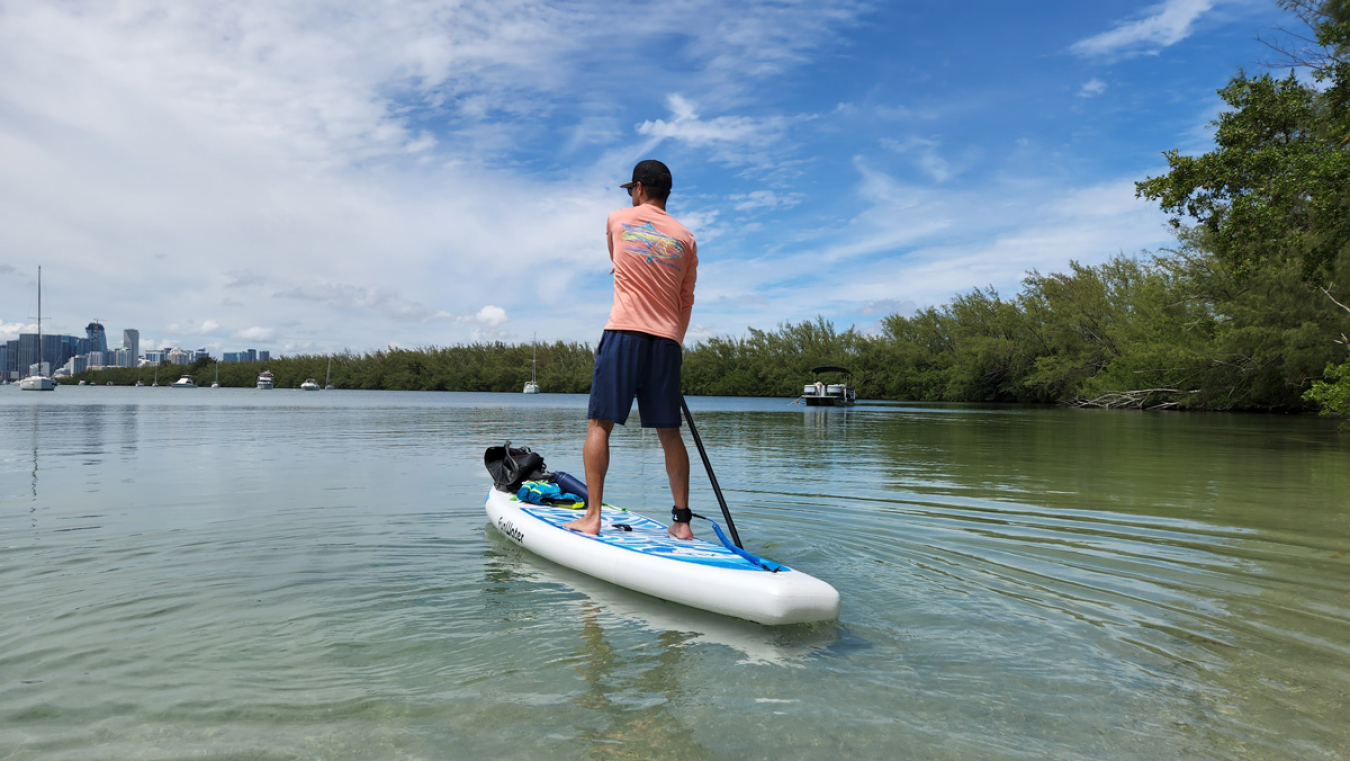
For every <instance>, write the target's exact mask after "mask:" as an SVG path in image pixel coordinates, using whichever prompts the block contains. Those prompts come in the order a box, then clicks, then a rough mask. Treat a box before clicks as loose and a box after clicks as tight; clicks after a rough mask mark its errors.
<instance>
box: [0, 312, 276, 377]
mask: <svg viewBox="0 0 1350 761" xmlns="http://www.w3.org/2000/svg"><path fill="white" fill-rule="evenodd" d="M84 333H85V334H84V336H83V337H80V336H76V335H71V334H66V333H49V332H47V331H46V330H44V331H43V332H42V334H41V335H40V336H39V335H38V333H37V332H36V331H35V332H33V333H26V332H21V333H19V334H18V335H17V336H16V337H15V338H13V339H10V340H3V339H0V380H5V381H10V382H13V381H16V380H18V379H19V378H22V377H24V376H26V375H29V374H32V373H33V372H34V371H36V372H38V373H39V374H42V375H48V376H53V375H54V376H68V375H77V374H79V373H82V372H84V371H85V370H88V369H91V368H94V369H96V368H109V367H127V368H129V367H146V366H158V365H161V364H183V365H186V364H191V363H192V362H195V361H197V360H199V359H201V358H203V357H205V358H208V359H211V358H214V359H217V360H218V361H220V362H221V363H230V362H266V361H268V360H269V359H270V358H271V352H270V350H267V349H256V348H249V349H240V350H236V351H233V352H221V353H220V354H219V355H213V354H211V352H210V351H209V349H207V348H206V347H199V348H196V349H192V350H188V349H184V348H183V347H181V346H166V347H162V348H159V349H148V350H146V351H145V352H144V353H142V352H141V351H140V331H139V330H136V329H135V328H125V329H123V331H122V345H121V346H119V347H117V348H115V349H114V348H110V347H109V346H108V343H107V331H106V329H105V328H104V326H103V325H102V324H101V323H100V322H98V321H94V322H90V323H88V324H87V325H85V331H84ZM39 339H40V342H39ZM38 368H41V369H38Z"/></svg>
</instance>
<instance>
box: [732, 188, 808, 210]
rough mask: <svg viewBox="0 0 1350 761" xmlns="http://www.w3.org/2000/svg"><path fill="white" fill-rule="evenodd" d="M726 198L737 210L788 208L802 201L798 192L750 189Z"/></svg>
mask: <svg viewBox="0 0 1350 761" xmlns="http://www.w3.org/2000/svg"><path fill="white" fill-rule="evenodd" d="M728 200H730V201H731V207H732V208H733V209H736V210H737V211H753V210H756V209H790V208H792V207H793V206H796V205H797V204H799V203H801V202H802V194H800V193H786V194H784V193H775V192H774V191H772V190H752V191H750V192H749V193H738V194H733V195H732V196H731V197H730V198H729V199H728Z"/></svg>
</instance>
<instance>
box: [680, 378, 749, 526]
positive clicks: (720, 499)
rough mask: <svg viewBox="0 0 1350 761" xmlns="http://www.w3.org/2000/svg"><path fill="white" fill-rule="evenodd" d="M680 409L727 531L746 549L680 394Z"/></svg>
mask: <svg viewBox="0 0 1350 761" xmlns="http://www.w3.org/2000/svg"><path fill="white" fill-rule="evenodd" d="M680 409H682V410H684V419H685V420H686V421H688V423H689V432H690V433H692V434H693V435H694V444H696V445H697V446H698V456H699V457H702V458H703V467H704V468H706V469H707V470H708V480H709V481H711V482H712V488H713V494H716V495H717V504H719V505H721V506H722V517H723V518H726V521H727V529H728V530H729V531H731V541H732V542H734V543H735V544H736V546H737V547H741V548H744V547H745V545H743V544H741V537H740V535H739V534H737V533H736V523H735V522H734V521H732V520H731V511H730V510H728V509H727V501H726V499H725V498H723V497H722V487H720V486H718V485H717V474H716V473H713V467H712V461H711V460H709V459H708V450H706V449H704V448H703V439H701V438H699V435H698V428H697V427H695V426H694V416H693V415H691V414H689V403H688V402H686V401H685V400H684V394H680Z"/></svg>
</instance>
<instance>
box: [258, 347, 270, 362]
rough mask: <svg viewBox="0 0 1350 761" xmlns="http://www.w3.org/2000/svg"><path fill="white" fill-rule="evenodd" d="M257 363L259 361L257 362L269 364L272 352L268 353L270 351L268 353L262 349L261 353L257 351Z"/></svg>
mask: <svg viewBox="0 0 1350 761" xmlns="http://www.w3.org/2000/svg"><path fill="white" fill-rule="evenodd" d="M258 361H259V362H270V361H272V352H270V351H268V350H266V349H263V350H262V351H259V352H258Z"/></svg>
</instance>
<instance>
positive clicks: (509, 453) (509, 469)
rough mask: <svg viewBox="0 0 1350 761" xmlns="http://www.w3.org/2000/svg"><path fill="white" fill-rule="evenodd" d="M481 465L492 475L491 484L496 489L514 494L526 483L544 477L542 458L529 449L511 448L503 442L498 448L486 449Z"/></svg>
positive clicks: (507, 443)
mask: <svg viewBox="0 0 1350 761" xmlns="http://www.w3.org/2000/svg"><path fill="white" fill-rule="evenodd" d="M483 464H484V465H486V466H487V469H488V473H491V474H492V483H493V485H494V486H496V487H497V488H498V489H500V490H501V491H504V492H508V493H510V494H515V493H516V491H517V490H518V489H520V485H521V484H523V483H525V482H526V481H535V480H538V479H541V478H543V477H544V473H545V471H544V458H543V457H542V456H540V454H539V453H538V452H533V451H531V450H530V448H529V447H513V446H511V442H509V441H507V442H504V443H503V444H502V445H501V446H499V447H488V448H487V451H486V452H484V453H483Z"/></svg>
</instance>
